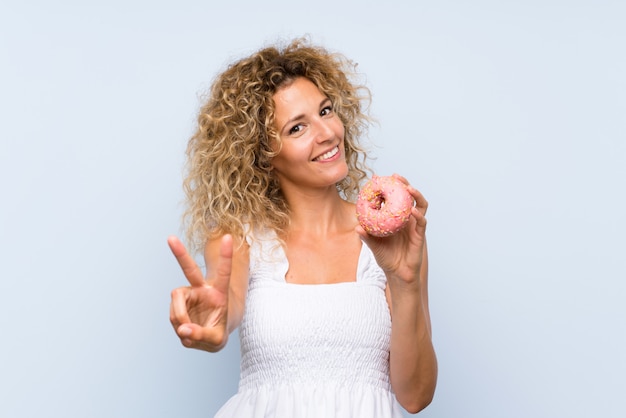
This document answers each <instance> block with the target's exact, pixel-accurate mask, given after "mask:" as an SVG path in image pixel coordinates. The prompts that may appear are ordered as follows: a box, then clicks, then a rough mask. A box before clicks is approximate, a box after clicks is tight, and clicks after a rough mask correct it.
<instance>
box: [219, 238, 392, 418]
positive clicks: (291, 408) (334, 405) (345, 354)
mask: <svg viewBox="0 0 626 418" xmlns="http://www.w3.org/2000/svg"><path fill="white" fill-rule="evenodd" d="M266 235H267V234H266ZM274 237H275V235H274ZM249 244H250V282H249V288H248V294H247V297H246V305H245V312H244V316H243V320H242V323H241V325H240V328H239V337H240V344H241V375H240V381H239V389H238V392H237V394H235V395H234V396H233V397H232V398H230V400H229V401H228V402H227V403H226V404H224V406H223V407H222V408H221V409H220V410H219V411H218V413H217V415H216V416H215V418H270V417H272V418H333V417H335V418H357V417H358V418H401V417H402V416H403V415H402V412H401V411H402V409H401V407H400V405H399V403H398V402H397V400H396V397H395V395H394V393H393V392H392V389H391V384H390V381H389V342H390V337H391V316H390V313H389V306H388V304H387V300H386V298H385V286H386V278H385V275H384V273H383V272H382V270H381V269H380V267H378V264H376V260H375V259H374V256H373V254H372V252H371V251H370V249H369V248H368V247H367V245H365V244H364V243H363V244H362V245H361V253H360V255H359V261H358V267H357V280H356V281H353V282H345V283H336V284H291V283H288V282H286V281H285V274H286V273H287V270H288V268H289V265H288V262H287V258H286V256H285V253H284V250H283V249H282V247H281V246H280V244H279V243H278V241H277V240H276V239H275V238H272V236H270V237H269V239H258V237H257V239H255V240H249Z"/></svg>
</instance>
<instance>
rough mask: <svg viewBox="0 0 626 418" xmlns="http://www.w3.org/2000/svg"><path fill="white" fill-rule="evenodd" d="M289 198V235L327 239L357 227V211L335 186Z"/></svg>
mask: <svg viewBox="0 0 626 418" xmlns="http://www.w3.org/2000/svg"><path fill="white" fill-rule="evenodd" d="M285 198H286V199H287V202H288V204H289V210H290V218H291V224H290V226H289V233H297V234H299V235H306V236H315V237H318V238H323V237H327V236H329V235H331V234H336V233H337V232H345V231H348V230H352V229H354V227H355V226H356V215H355V214H354V207H353V206H352V204H350V203H348V202H346V201H345V200H343V199H342V198H341V196H340V195H339V191H337V188H336V187H334V186H333V187H330V188H328V189H324V190H315V191H311V190H308V191H305V190H302V189H299V190H297V191H294V192H293V193H289V194H286V195H285Z"/></svg>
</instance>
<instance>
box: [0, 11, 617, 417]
mask: <svg viewBox="0 0 626 418" xmlns="http://www.w3.org/2000/svg"><path fill="white" fill-rule="evenodd" d="M226 3H228V4H226ZM625 21H626V4H625V3H624V2H622V1H608V0H604V1H602V0H600V1H579V0H573V1H559V0H544V1H538V0H529V1H495V0H494V1H488V0H476V1H472V2H467V1H453V0H447V1H446V0H442V1H438V2H425V1H421V2H408V1H406V2H401V1H386V2H374V1H368V0H358V1H356V0H355V1H335V2H308V3H297V2H293V1H275V0H272V1H266V2H255V1H239V2H237V1H232V2H210V1H180V2H176V4H175V3H174V2H165V1H119V0H111V1H107V2H79V1H75V2H73V1H67V0H65V1H57V2H44V1H30V2H18V1H7V0H4V1H2V3H1V4H0V120H1V122H0V190H1V195H2V204H1V205H0V228H1V230H0V237H1V239H0V260H1V261H0V297H1V302H0V329H1V330H2V344H1V345H0V416H2V417H7V418H17V417H20V418H21V417H81V418H82V417H94V418H96V417H98V418H99V417H159V418H160V417H163V418H165V417H181V416H185V417H209V416H212V415H213V413H215V411H216V410H217V409H218V408H219V406H220V405H221V404H223V403H224V402H225V401H226V399H228V397H230V396H231V395H232V394H233V393H234V392H235V391H236V387H237V378H238V355H239V348H238V343H237V337H236V335H234V336H233V338H232V340H231V343H229V346H228V347H227V348H226V349H225V350H224V351H223V352H220V353H218V354H215V355H209V354H206V353H201V352H196V351H191V350H187V349H185V348H183V347H182V346H181V345H180V343H179V342H178V339H177V338H176V337H175V335H174V333H173V331H172V330H171V327H170V325H169V321H168V305H169V293H170V291H171V289H172V288H174V287H177V286H180V285H183V284H185V281H184V278H183V276H182V275H181V274H180V273H179V271H178V267H177V265H176V263H175V260H174V259H173V258H172V257H171V255H170V253H169V250H168V248H167V245H166V237H167V236H168V235H169V234H172V233H174V234H179V233H180V226H179V225H180V222H179V221H180V215H181V213H182V204H181V201H182V197H183V196H182V192H181V180H182V170H183V163H184V159H183V157H184V156H183V152H184V148H185V145H186V141H187V138H188V137H189V135H190V134H191V133H192V131H193V128H194V119H195V114H196V111H197V109H198V106H199V103H200V100H199V96H200V95H201V93H202V92H204V91H205V90H206V89H207V88H208V86H209V85H210V82H211V80H212V78H213V76H214V75H215V74H216V73H217V72H219V71H220V70H222V69H224V67H225V65H227V64H228V63H229V62H231V61H232V60H234V59H237V58H239V57H242V56H243V55H246V54H248V53H250V52H252V51H254V50H256V49H258V48H260V47H262V46H263V45H265V44H267V43H272V42H273V41H275V40H276V39H279V38H291V37H294V36H300V35H303V34H310V36H311V39H312V40H313V41H314V42H317V43H322V44H324V45H326V46H327V47H329V48H331V49H333V50H338V51H341V52H343V53H345V54H346V55H348V56H349V57H351V58H352V59H354V60H355V61H356V62H358V63H359V69H360V70H361V71H362V72H363V73H364V74H366V75H367V82H368V84H369V86H370V88H371V89H372V92H373V95H374V102H373V106H372V112H373V114H374V116H376V117H377V118H378V120H379V122H380V125H379V126H378V127H376V128H375V129H373V130H372V132H371V141H372V143H373V144H374V148H373V154H374V155H376V156H377V160H376V162H375V168H376V171H377V172H378V173H379V174H391V173H392V172H398V173H401V174H403V175H405V176H406V177H408V178H409V179H410V181H411V182H412V183H413V184H414V185H415V186H417V187H418V188H419V189H421V190H422V192H423V193H424V194H425V195H426V196H427V198H428V200H429V202H430V208H429V217H428V218H429V227H428V228H429V230H428V235H429V247H430V257H431V277H430V291H431V311H432V320H433V329H434V340H435V344H436V348H437V352H438V356H439V362H440V376H439V385H438V389H437V393H436V397H435V400H434V402H433V403H432V405H431V406H430V407H429V408H428V409H427V410H426V411H424V412H423V413H422V414H421V416H422V417H446V418H451V417H459V418H460V417H463V418H469V417H476V418H492V417H493V418H496V417H497V418H500V417H507V418H517V417H520V418H521V417H530V416H532V417H535V418H541V417H545V418H553V417H589V416H598V417H604V418H609V417H623V416H624V412H625V411H626V400H625V399H626V397H624V394H625V393H626V384H625V383H624V382H625V381H624V379H625V377H624V376H625V375H626V336H625V329H626V326H625V325H626V324H625V322H626V308H625V305H624V299H625V297H626V285H625V284H624V281H625V279H626V268H625V267H624V252H625V250H626V245H625V244H624V235H625V233H626V223H625V221H624V213H625V212H626V198H625V197H624V190H625V189H626V187H625V179H626V129H625V128H626V122H625V120H626V118H625V116H626V99H625V98H626V94H625V93H626V81H625V79H626V78H625V77H624V74H626V54H624V45H626V29H625V25H624V22H625Z"/></svg>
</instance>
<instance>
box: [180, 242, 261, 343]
mask: <svg viewBox="0 0 626 418" xmlns="http://www.w3.org/2000/svg"><path fill="white" fill-rule="evenodd" d="M168 244H169V245H170V248H171V250H172V253H173V254H174V256H175V257H176V259H177V260H178V263H179V264H180V267H181V269H182V270H183V273H184V274H185V277H186V278H187V281H188V282H189V284H190V286H185V287H179V288H177V289H175V290H174V291H172V302H171V305H170V322H171V323H172V326H173V327H174V329H175V331H176V333H177V335H178V336H179V338H180V339H181V342H182V343H183V345H184V346H186V347H190V348H196V349H200V350H205V351H209V352H216V351H219V350H221V349H222V348H223V347H224V346H225V345H226V343H227V341H228V335H229V334H230V332H232V331H233V330H234V329H235V328H237V327H238V326H239V323H240V322H241V319H242V317H243V310H244V304H245V296H246V293H247V289H248V265H249V253H248V245H247V244H246V243H242V244H241V245H233V240H232V237H231V236H230V235H225V236H223V237H221V238H219V239H214V240H209V242H207V245H206V247H205V254H204V256H205V261H206V265H207V272H206V277H204V276H203V275H202V272H201V270H200V268H199V267H198V266H197V265H196V263H195V261H194V260H193V258H192V257H191V256H190V255H189V254H188V253H187V250H186V249H185V247H184V246H183V244H182V243H181V242H180V241H179V240H178V239H177V238H175V237H170V238H169V239H168Z"/></svg>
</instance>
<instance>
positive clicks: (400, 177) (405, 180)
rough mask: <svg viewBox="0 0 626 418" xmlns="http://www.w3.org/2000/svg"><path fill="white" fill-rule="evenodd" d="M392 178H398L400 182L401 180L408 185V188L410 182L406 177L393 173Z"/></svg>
mask: <svg viewBox="0 0 626 418" xmlns="http://www.w3.org/2000/svg"><path fill="white" fill-rule="evenodd" d="M391 176H392V177H395V178H397V179H398V180H400V181H401V182H402V183H404V184H406V185H407V186H408V185H409V181H408V180H407V179H406V177H404V176H401V175H400V174H398V173H393V174H392V175H391Z"/></svg>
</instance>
